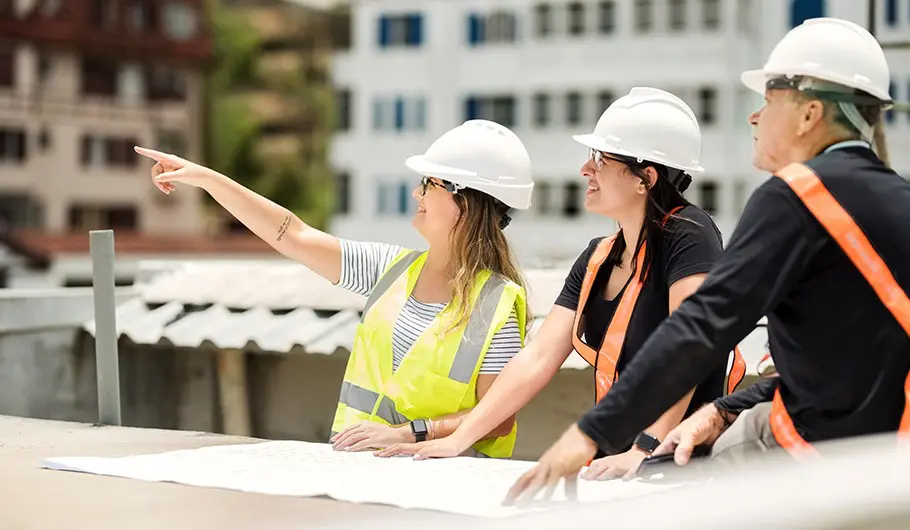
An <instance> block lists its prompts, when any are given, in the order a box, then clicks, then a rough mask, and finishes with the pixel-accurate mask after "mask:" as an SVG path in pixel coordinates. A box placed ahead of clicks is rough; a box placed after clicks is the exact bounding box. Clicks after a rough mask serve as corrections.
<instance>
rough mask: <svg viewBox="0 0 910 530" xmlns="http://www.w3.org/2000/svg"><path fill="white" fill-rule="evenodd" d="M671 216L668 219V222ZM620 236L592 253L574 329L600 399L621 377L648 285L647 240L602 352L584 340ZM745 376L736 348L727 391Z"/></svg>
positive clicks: (576, 344)
mask: <svg viewBox="0 0 910 530" xmlns="http://www.w3.org/2000/svg"><path fill="white" fill-rule="evenodd" d="M680 209H681V208H675V209H674V210H672V211H671V212H670V214H669V215H672V214H673V213H675V212H677V211H679V210H680ZM669 215H668V216H667V218H665V219H664V223H665V224H666V221H667V219H668V218H669ZM617 235H618V234H614V235H613V236H610V237H608V238H604V239H603V240H602V241H601V242H600V244H599V245H597V248H596V249H595V250H594V253H593V254H592V255H591V259H590V260H589V261H588V266H587V268H586V270H585V279H584V281H583V282H582V287H581V293H580V295H579V298H578V307H577V308H576V310H575V324H574V329H573V332H572V345H573V346H574V347H575V351H577V352H578V353H579V354H580V355H581V356H582V358H584V360H585V361H587V362H588V364H590V365H591V366H593V367H594V378H595V379H594V381H595V400H596V401H600V400H601V399H603V397H604V396H605V395H606V394H607V392H609V391H610V388H611V387H612V386H613V383H614V382H615V381H616V379H617V374H616V366H617V364H618V363H619V357H620V354H621V353H622V346H623V343H624V342H625V339H626V332H627V331H628V329H629V322H630V321H631V320H632V312H633V311H634V310H635V304H636V303H637V302H638V295H639V294H641V289H642V287H643V286H644V282H643V281H642V279H641V277H642V275H641V271H642V270H644V267H645V253H646V252H645V249H646V246H647V245H646V243H645V242H642V244H641V248H640V249H639V251H638V254H637V255H636V256H635V263H636V266H635V271H636V273H635V277H634V278H632V279H631V280H630V281H629V284H628V285H627V286H626V289H625V291H624V292H623V295H622V298H620V300H619V303H618V304H617V306H616V311H615V312H614V313H613V318H612V319H611V320H610V325H609V326H608V327H607V331H606V333H605V334H604V338H603V342H602V343H601V345H600V351H599V352H598V351H597V350H595V349H594V348H592V347H591V346H589V345H587V344H585V342H584V341H583V340H581V331H582V329H581V325H582V319H583V313H584V308H585V306H586V305H587V302H588V297H589V296H590V294H591V287H592V286H593V285H594V280H595V279H596V278H597V273H598V271H600V267H601V266H602V265H603V263H604V261H606V259H607V256H609V255H610V250H612V249H613V244H614V243H615V241H616V237H617ZM645 278H647V271H645ZM745 375H746V361H745V360H744V359H743V356H742V354H741V353H740V351H739V347H736V348H734V350H733V365H732V367H731V370H730V373H729V375H728V377H727V393H732V392H733V391H734V390H735V389H736V387H737V386H738V385H739V384H740V383H741V382H742V380H743V378H744V377H745Z"/></svg>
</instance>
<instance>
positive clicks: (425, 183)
mask: <svg viewBox="0 0 910 530" xmlns="http://www.w3.org/2000/svg"><path fill="white" fill-rule="evenodd" d="M431 186H432V187H434V188H442V189H444V190H446V191H447V192H449V193H458V189H459V187H458V186H456V185H455V184H452V183H451V182H449V181H447V180H443V181H442V184H440V183H439V182H436V181H435V180H433V179H431V178H430V177H423V178H422V179H420V195H421V196H423V195H426V194H427V188H429V187H431Z"/></svg>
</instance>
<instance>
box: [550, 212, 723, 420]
mask: <svg viewBox="0 0 910 530" xmlns="http://www.w3.org/2000/svg"><path fill="white" fill-rule="evenodd" d="M675 215H676V216H677V217H681V219H678V218H675V217H670V218H669V219H668V220H667V223H666V224H665V225H664V229H663V231H662V232H661V238H660V240H659V243H660V244H659V245H657V246H658V249H657V250H656V251H655V252H653V254H652V255H653V260H654V261H653V263H652V266H651V272H650V273H649V274H648V276H647V278H646V280H645V283H644V285H643V286H642V289H641V292H640V293H639V296H638V301H637V302H636V304H635V309H634V311H633V312H632V317H631V320H630V322H629V327H628V331H627V333H626V337H625V340H624V341H623V347H622V350H621V352H620V357H619V362H618V363H617V370H618V371H619V373H620V378H621V377H622V375H621V374H622V372H623V370H624V369H625V367H626V366H628V364H629V362H630V361H631V360H632V359H633V358H634V357H635V355H636V353H637V352H638V349H639V348H640V347H641V345H642V344H644V342H645V340H647V338H648V336H649V335H651V332H653V331H654V329H655V328H657V326H658V325H659V324H660V323H661V321H663V320H664V319H665V318H667V315H668V314H669V304H670V286H671V285H673V284H674V283H676V282H677V281H679V280H681V279H683V278H686V277H688V276H692V275H694V274H704V273H707V272H708V271H710V270H711V267H712V266H713V265H714V263H715V262H716V261H717V259H718V258H719V257H720V255H721V253H722V252H723V240H722V238H721V234H720V231H718V229H717V226H716V225H715V224H714V221H713V220H712V219H711V217H709V216H708V214H706V213H705V212H704V211H703V210H701V209H699V208H698V207H695V206H687V207H685V208H683V209H682V210H680V211H678V212H676V214H675ZM602 239H603V238H602V237H600V238H596V239H594V240H592V241H591V242H590V244H589V245H588V248H587V249H586V250H585V251H584V252H582V253H581V255H580V256H578V259H577V260H576V261H575V264H574V265H573V266H572V270H571V271H570V272H569V275H568V276H567V277H566V282H565V285H564V286H563V289H562V292H561V293H560V294H559V297H558V298H557V299H556V304H557V305H560V306H562V307H565V308H568V309H571V310H572V311H576V310H578V301H579V298H580V294H581V288H582V283H583V281H584V278H585V272H586V269H587V264H588V261H589V260H590V258H591V255H592V254H593V253H594V250H595V249H596V248H597V245H598V244H599V243H600V242H601V240H602ZM612 269H613V267H611V266H610V265H605V266H603V267H601V268H600V271H599V272H598V274H597V277H596V278H595V280H594V283H593V285H592V287H591V294H590V295H589V296H588V302H587V304H586V307H585V308H583V310H584V314H585V317H586V318H585V319H584V329H583V330H582V331H583V332H584V336H583V340H584V341H585V343H586V344H588V345H590V346H591V347H592V348H594V349H595V350H598V349H599V348H600V345H601V343H602V341H603V336H604V334H605V332H606V330H607V327H608V326H609V325H610V321H611V320H612V318H613V313H614V312H615V310H616V306H617V304H618V303H619V300H620V298H621V297H622V294H623V292H625V289H626V288H628V283H627V284H626V286H627V287H624V288H623V291H622V292H620V293H619V294H618V295H617V296H616V297H614V298H613V299H612V300H607V299H606V298H605V297H604V290H605V288H606V285H607V281H608V280H609V278H610V274H611V271H612ZM637 275H638V272H636V277H637ZM680 362H681V363H684V362H686V361H685V359H684V358H680ZM725 376H726V366H724V367H721V368H720V369H717V370H714V371H713V372H712V373H710V374H708V375H707V376H706V377H705V378H703V380H702V381H701V382H700V383H699V384H698V387H697V388H696V390H695V394H694V396H693V398H692V401H691V403H690V405H689V409H688V410H687V411H686V415H687V416H688V415H689V414H690V413H691V412H693V411H695V410H696V409H698V408H700V407H701V406H702V405H704V404H705V403H710V402H711V401H713V400H714V399H715V398H718V397H720V396H722V395H723V387H724V378H725ZM693 386H695V385H693ZM591 394H592V396H593V395H594V390H593V389H592V391H591ZM668 408H669V407H668Z"/></svg>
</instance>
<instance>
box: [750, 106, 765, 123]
mask: <svg viewBox="0 0 910 530" xmlns="http://www.w3.org/2000/svg"><path fill="white" fill-rule="evenodd" d="M763 110H765V108H764V107H762V108H760V109H758V110H756V111H755V112H753V113H752V114H749V118H748V120H749V125H758V118H759V117H760V116H761V111H763Z"/></svg>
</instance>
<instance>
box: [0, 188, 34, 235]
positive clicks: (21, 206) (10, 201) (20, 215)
mask: <svg viewBox="0 0 910 530" xmlns="http://www.w3.org/2000/svg"><path fill="white" fill-rule="evenodd" d="M4 223H6V224H8V225H9V226H12V227H18V228H41V227H42V226H43V225H44V208H43V206H42V204H41V203H40V202H38V201H37V200H36V199H34V198H32V197H31V196H30V195H26V194H23V193H12V194H8V195H7V194H0V225H3V224H4Z"/></svg>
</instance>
